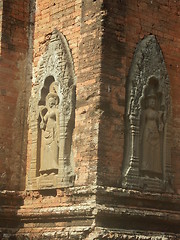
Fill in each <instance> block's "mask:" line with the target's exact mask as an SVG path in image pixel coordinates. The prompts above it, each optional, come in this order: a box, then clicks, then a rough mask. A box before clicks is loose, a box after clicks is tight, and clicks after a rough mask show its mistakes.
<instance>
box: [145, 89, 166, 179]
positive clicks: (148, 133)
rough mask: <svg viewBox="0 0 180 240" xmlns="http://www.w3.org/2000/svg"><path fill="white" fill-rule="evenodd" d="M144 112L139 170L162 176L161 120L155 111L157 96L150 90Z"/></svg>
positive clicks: (160, 115) (158, 113)
mask: <svg viewBox="0 0 180 240" xmlns="http://www.w3.org/2000/svg"><path fill="white" fill-rule="evenodd" d="M145 105H146V106H145V110H144V111H143V112H142V119H141V127H140V131H141V132H142V134H141V135H140V136H141V139H140V140H141V147H142V150H141V151H142V154H141V164H140V169H141V171H142V172H143V173H144V174H147V175H150V176H152V174H157V176H159V177H161V175H162V137H161V132H162V131H163V119H162V114H163V113H161V112H159V111H158V109H157V94H155V92H154V91H153V88H150V91H149V93H148V95H147V96H146V97H145Z"/></svg>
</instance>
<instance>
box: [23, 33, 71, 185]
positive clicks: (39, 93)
mask: <svg viewBox="0 0 180 240" xmlns="http://www.w3.org/2000/svg"><path fill="white" fill-rule="evenodd" d="M34 76H35V77H34V79H33V80H34V81H33V88H32V94H31V99H30V108H29V109H30V110H29V126H30V131H31V133H32V139H31V142H32V145H31V149H32V156H31V163H30V168H29V172H28V178H27V189H48V188H57V187H67V186H71V185H73V181H74V173H73V157H72V156H73V155H72V148H71V145H72V133H73V128H74V120H75V119H74V118H75V75H74V70H73V61H72V57H71V53H70V50H69V46H68V43H67V41H66V39H65V37H64V36H63V35H62V34H61V33H59V32H58V31H57V30H54V31H53V32H52V35H51V38H50V40H49V44H48V46H47V49H46V51H45V53H44V54H43V55H42V57H41V59H40V61H39V64H38V67H37V71H35V74H34Z"/></svg>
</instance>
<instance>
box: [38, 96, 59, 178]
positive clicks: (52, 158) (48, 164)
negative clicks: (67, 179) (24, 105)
mask: <svg viewBox="0 0 180 240" xmlns="http://www.w3.org/2000/svg"><path fill="white" fill-rule="evenodd" d="M58 102H59V98H58V95H57V94H56V93H51V92H50V93H48V95H47V97H46V107H41V108H40V117H41V122H40V129H41V160H40V170H39V171H40V173H41V174H48V173H57V170H58V156H59V147H58V143H59V139H58V136H59V113H58V108H57V105H58Z"/></svg>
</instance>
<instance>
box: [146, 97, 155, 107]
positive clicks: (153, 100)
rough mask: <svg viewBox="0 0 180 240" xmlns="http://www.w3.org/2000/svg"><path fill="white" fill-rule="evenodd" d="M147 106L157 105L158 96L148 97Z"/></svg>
mask: <svg viewBox="0 0 180 240" xmlns="http://www.w3.org/2000/svg"><path fill="white" fill-rule="evenodd" d="M147 106H148V107H150V108H153V109H154V108H155V107H156V97H154V96H151V97H148V99H147Z"/></svg>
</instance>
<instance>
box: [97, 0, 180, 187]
mask: <svg viewBox="0 0 180 240" xmlns="http://www.w3.org/2000/svg"><path fill="white" fill-rule="evenodd" d="M104 10H105V11H106V17H105V18H104V26H105V31H104V36H103V55H102V88H101V93H102V94H101V96H102V99H101V100H102V101H101V103H102V109H103V117H102V118H101V131H100V162H99V169H101V171H100V174H99V179H100V182H102V183H104V184H107V185H118V184H119V185H120V183H118V182H119V180H120V175H121V167H122V161H123V149H124V148H123V145H124V140H123V139H124V136H123V135H124V133H125V132H124V119H123V117H124V111H125V108H124V107H125V82H126V77H127V76H128V71H129V68H130V64H131V61H132V58H133V53H134V51H135V49H136V46H137V43H138V42H139V41H140V40H142V39H143V38H144V37H145V36H147V35H149V34H153V35H155V36H156V37H157V40H158V42H159V44H160V47H161V49H162V52H163V55H164V59H165V63H166V68H167V71H168V75H169V78H170V85H171V98H172V129H171V130H172V166H173V171H174V175H175V178H174V181H175V189H176V191H177V192H179V187H180V185H179V184H180V175H179V167H180V165H179V152H180V149H179V148H180V144H179V127H180V125H179V119H180V118H179V116H180V112H179V94H178V92H179V75H178V73H179V63H180V50H179V41H180V33H179V27H178V26H179V25H180V18H179V14H180V13H179V11H180V5H179V2H178V1H158V0H153V1H149V0H142V1H138V0H135V1H132V0H128V1H125V0H121V1H119V0H116V1H113V2H110V1H106V0H105V1H104ZM107 129H108V131H107ZM107 180H108V182H107Z"/></svg>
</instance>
